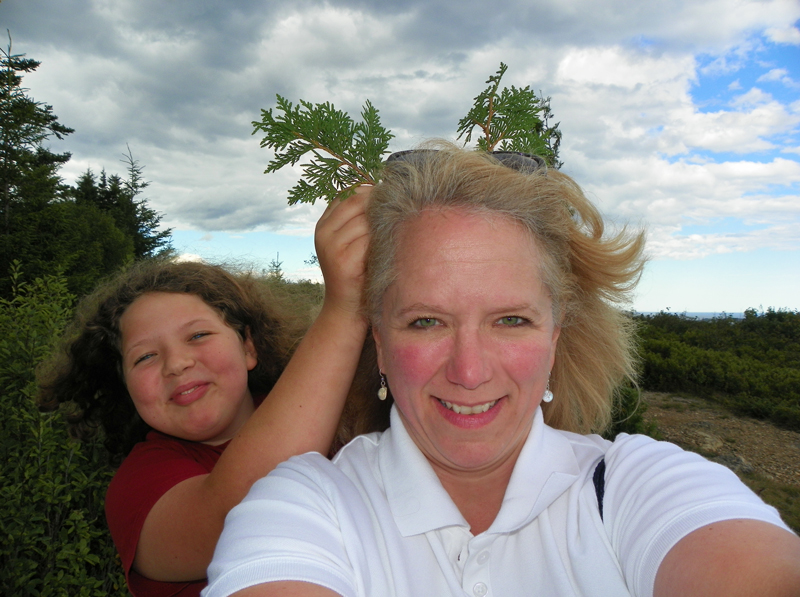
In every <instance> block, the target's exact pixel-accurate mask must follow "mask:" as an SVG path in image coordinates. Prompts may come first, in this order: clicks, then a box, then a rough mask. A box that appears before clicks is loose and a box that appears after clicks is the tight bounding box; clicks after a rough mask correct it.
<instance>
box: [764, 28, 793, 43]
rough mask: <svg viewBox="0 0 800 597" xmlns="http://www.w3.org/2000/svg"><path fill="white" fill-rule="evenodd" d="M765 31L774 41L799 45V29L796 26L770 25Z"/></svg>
mask: <svg viewBox="0 0 800 597" xmlns="http://www.w3.org/2000/svg"><path fill="white" fill-rule="evenodd" d="M765 33H766V35H767V37H769V39H770V40H772V41H774V42H775V43H779V44H791V45H793V46H798V45H800V29H798V28H797V27H770V28H769V29H767V30H766V32H765Z"/></svg>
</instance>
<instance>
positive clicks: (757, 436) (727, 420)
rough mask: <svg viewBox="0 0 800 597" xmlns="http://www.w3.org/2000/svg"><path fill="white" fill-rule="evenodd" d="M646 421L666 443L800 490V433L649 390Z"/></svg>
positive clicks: (645, 395) (645, 397) (708, 403)
mask: <svg viewBox="0 0 800 597" xmlns="http://www.w3.org/2000/svg"><path fill="white" fill-rule="evenodd" d="M642 398H643V400H644V401H645V402H646V403H647V405H648V408H647V412H646V413H645V415H644V417H645V419H647V420H649V421H654V422H655V423H656V424H657V425H658V429H659V431H660V432H661V434H662V435H663V439H665V440H667V441H670V442H673V443H675V444H678V445H679V446H681V447H683V448H685V449H687V450H692V451H695V452H699V453H700V454H702V455H704V456H706V457H707V458H710V459H712V460H715V461H717V462H720V463H722V464H725V465H726V466H728V467H729V468H731V469H733V470H734V471H735V472H738V473H749V472H755V473H758V474H759V475H762V476H764V477H766V478H768V479H772V480H774V481H777V482H779V483H785V484H788V485H793V486H796V487H799V488H800V433H797V432H794V431H787V430H785V429H780V428H778V427H775V426H774V425H771V424H769V423H766V422H764V421H758V420H755V419H750V418H740V417H737V416H735V415H732V414H730V412H728V411H727V410H725V409H724V408H723V407H721V406H720V405H718V404H716V403H714V402H711V401H707V400H703V399H700V398H687V397H684V396H680V395H677V394H667V393H659V392H644V393H643V394H642Z"/></svg>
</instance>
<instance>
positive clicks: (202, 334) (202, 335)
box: [189, 332, 209, 340]
mask: <svg viewBox="0 0 800 597" xmlns="http://www.w3.org/2000/svg"><path fill="white" fill-rule="evenodd" d="M208 335H209V333H208V332H197V333H196V334H192V337H191V338H189V339H190V340H198V339H199V338H203V337H205V336H208Z"/></svg>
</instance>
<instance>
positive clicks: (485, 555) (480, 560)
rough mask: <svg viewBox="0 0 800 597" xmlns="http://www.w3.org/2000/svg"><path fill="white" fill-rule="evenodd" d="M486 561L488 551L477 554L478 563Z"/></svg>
mask: <svg viewBox="0 0 800 597" xmlns="http://www.w3.org/2000/svg"><path fill="white" fill-rule="evenodd" d="M488 561H489V552H488V551H484V552H483V553H482V554H480V555H479V556H478V564H481V565H483V564H485V563H486V562H488Z"/></svg>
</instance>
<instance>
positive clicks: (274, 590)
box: [232, 581, 339, 597]
mask: <svg viewBox="0 0 800 597" xmlns="http://www.w3.org/2000/svg"><path fill="white" fill-rule="evenodd" d="M338 595H339V593H336V592H334V591H331V590H330V589H326V588H325V587H321V586H319V585H313V584H311V583H307V582H300V581H284V582H271V583H267V584H264V585H256V586H254V587H249V588H247V589H244V590H243V591H238V592H237V593H234V594H233V596H232V597H337V596H338Z"/></svg>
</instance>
